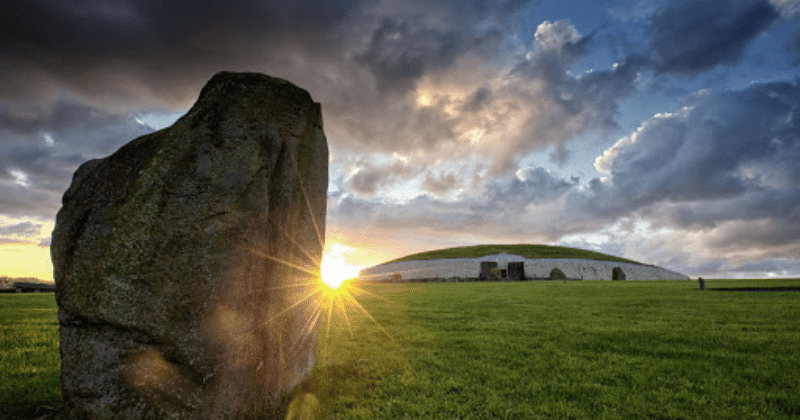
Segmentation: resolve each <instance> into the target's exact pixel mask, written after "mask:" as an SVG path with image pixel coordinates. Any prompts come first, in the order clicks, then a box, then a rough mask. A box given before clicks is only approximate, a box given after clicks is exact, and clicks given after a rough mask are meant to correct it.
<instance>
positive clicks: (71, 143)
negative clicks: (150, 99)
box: [0, 101, 153, 220]
mask: <svg viewBox="0 0 800 420" xmlns="http://www.w3.org/2000/svg"><path fill="white" fill-rule="evenodd" d="M4 105H5V104H4V102H3V101H0V195H2V196H3V197H4V198H3V200H2V202H0V215H6V216H11V217H22V216H26V215H27V216H32V217H36V218H38V219H40V220H47V219H51V218H53V217H54V216H55V213H56V211H57V210H58V208H59V207H60V202H61V195H62V194H63V193H64V191H65V190H66V188H67V187H68V186H69V182H70V180H71V179H72V174H73V172H74V171H75V169H77V167H78V166H79V165H80V164H82V163H83V162H85V161H87V160H89V159H93V158H99V157H105V156H108V155H109V154H111V153H113V152H114V151H116V150H117V149H118V148H119V147H121V146H122V145H124V144H125V143H127V142H129V141H131V140H133V139H134V138H136V137H139V136H141V135H144V134H147V133H150V132H152V131H153V130H152V129H151V128H150V127H147V126H145V125H143V124H141V123H140V122H137V121H136V118H135V117H133V116H130V115H120V114H113V113H109V112H106V111H103V110H101V109H98V108H94V107H91V106H88V105H85V104H82V103H79V102H74V101H58V102H55V103H52V104H45V105H43V106H42V107H40V108H37V109H31V110H26V112H22V113H20V112H19V111H18V110H15V109H14V108H13V107H8V106H4Z"/></svg>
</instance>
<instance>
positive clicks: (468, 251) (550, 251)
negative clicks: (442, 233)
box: [387, 244, 644, 265]
mask: <svg viewBox="0 0 800 420" xmlns="http://www.w3.org/2000/svg"><path fill="white" fill-rule="evenodd" d="M501 252H505V253H506V254H514V255H520V256H523V257H525V258H530V259H545V258H570V259H586V260H598V261H616V262H624V263H631V264H640V265H644V264H642V263H640V262H636V261H632V260H628V259H625V258H620V257H615V256H613V255H608V254H603V253H600V252H595V251H589V250H586V249H580V248H569V247H565V246H553V245H524V244H520V245H475V246H463V247H456V248H447V249H437V250H435V251H426V252H420V253H418V254H411V255H406V256H405V257H401V258H398V259H396V260H392V261H389V263H395V262H404V261H420V260H444V259H452V258H480V257H484V256H486V255H494V254H499V253H501ZM387 264H388V263H387Z"/></svg>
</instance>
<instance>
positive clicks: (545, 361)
mask: <svg viewBox="0 0 800 420" xmlns="http://www.w3.org/2000/svg"><path fill="white" fill-rule="evenodd" d="M755 286H758V287H762V288H763V287H798V288H800V280H759V281H718V280H707V287H709V288H710V289H714V288H720V287H727V288H731V287H736V288H738V287H755ZM362 287H363V288H364V289H365V290H366V291H367V292H369V293H361V294H359V295H358V296H357V299H358V301H359V302H361V304H362V305H363V306H364V308H365V309H366V310H367V311H368V312H369V314H370V315H371V316H372V317H374V320H375V322H373V321H372V320H370V319H369V318H367V317H366V316H364V315H363V314H360V312H358V310H357V309H355V308H353V307H349V308H348V311H347V319H346V320H345V318H344V317H342V316H341V313H340V312H337V313H335V314H334V316H333V318H332V323H331V324H330V325H328V324H327V320H323V324H322V325H321V326H320V336H319V347H318V360H317V364H316V367H315V371H314V374H313V376H312V378H311V380H310V381H308V382H307V383H306V384H304V385H303V386H302V387H301V389H300V390H298V391H297V392H296V393H295V394H294V395H293V400H292V401H291V403H290V404H289V405H288V406H287V407H285V409H284V410H282V411H283V414H284V415H287V414H288V415H289V416H295V417H294V418H300V417H301V416H302V415H310V416H311V418H324V419H352V418H361V419H373V418H379V419H396V418H439V419H453V418H475V419H489V418H491V419H494V418H501V419H502V418H513V419H528V418H565V419H566V418H575V419H603V418H606V419H617V418H623V419H625V418H628V419H640V418H661V419H712V418H713V419H725V418H729V419H742V418H748V419H782V418H783V419H790V418H798V416H800V369H798V362H797V361H798V360H800V293H797V292H789V291H782V292H742V291H715V290H706V291H700V290H698V288H697V284H696V283H695V282H689V281H658V282H644V281H624V282H599V281H598V282H590V281H584V282H581V281H572V282H521V283H414V284H386V285H367V286H362ZM47 296H49V298H48V297H47ZM0 320H1V321H2V328H3V330H2V331H3V335H2V340H3V341H2V343H0V344H2V347H0V352H1V353H0V358H2V359H0V360H2V371H0V374H1V375H2V379H1V380H0V398H2V399H0V407H3V410H0V411H3V413H2V414H0V416H5V417H4V418H33V417H35V416H37V415H38V416H41V415H42V414H46V412H47V409H46V408H45V409H44V410H42V409H41V407H52V406H53V405H54V404H57V396H58V346H57V325H56V319H55V304H54V302H53V299H52V295H43V296H32V295H26V296H19V295H10V296H9V295H0ZM23 321H24V322H23ZM26 337H27V338H26ZM37 408H39V410H40V411H39V412H37V411H36V409H37ZM9 413H12V414H9ZM14 414H15V415H16V416H14ZM9 415H11V417H9ZM25 416H28V417H25Z"/></svg>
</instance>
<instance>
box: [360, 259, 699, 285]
mask: <svg viewBox="0 0 800 420" xmlns="http://www.w3.org/2000/svg"><path fill="white" fill-rule="evenodd" d="M483 261H493V262H496V263H498V268H499V269H505V266H506V264H507V263H510V262H523V263H524V266H525V277H526V278H548V277H549V276H550V271H551V270H552V269H553V268H559V269H560V270H561V271H563V272H564V274H565V275H566V276H567V278H570V279H584V280H611V271H612V270H613V269H614V267H620V268H621V269H622V271H623V273H625V278H626V279H628V280H689V277H688V276H686V275H683V274H681V273H678V272H675V271H671V270H667V269H664V268H660V267H655V266H649V265H640V264H630V263H623V262H615V261H598V260H582V259H568V258H559V259H529V258H525V257H521V256H519V255H511V254H504V253H503V254H495V255H487V256H484V257H480V258H453V259H443V260H421V261H405V262H396V263H386V264H381V265H376V266H374V267H370V268H366V269H364V270H361V272H360V274H359V276H360V278H361V279H362V280H367V281H369V280H390V279H391V278H392V276H394V275H395V274H399V275H400V276H401V277H402V279H403V280H418V279H433V278H440V279H448V278H464V279H466V278H478V275H479V273H480V264H481V262H483Z"/></svg>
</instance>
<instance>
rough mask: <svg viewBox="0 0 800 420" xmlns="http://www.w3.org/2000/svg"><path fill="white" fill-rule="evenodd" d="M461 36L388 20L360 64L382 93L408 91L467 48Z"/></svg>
mask: <svg viewBox="0 0 800 420" xmlns="http://www.w3.org/2000/svg"><path fill="white" fill-rule="evenodd" d="M462 36H463V34H461V33H458V32H456V31H440V30H438V29H436V28H427V27H416V25H413V24H411V23H409V22H397V21H395V20H394V19H392V18H386V19H384V21H383V23H382V24H381V25H380V26H379V27H378V28H377V29H376V30H375V32H374V33H373V35H372V39H371V40H370V44H369V47H368V48H367V50H366V51H365V52H364V53H363V54H361V55H360V56H359V57H358V61H359V62H361V63H362V64H364V65H365V66H367V68H369V70H370V71H371V73H372V74H373V76H375V79H376V83H377V87H378V89H379V90H382V91H387V90H397V91H401V92H405V91H407V90H410V89H411V88H413V86H414V82H415V81H416V80H417V79H418V78H419V77H420V76H422V75H423V74H424V73H425V72H426V71H429V70H435V69H441V68H445V67H448V66H450V65H451V64H452V63H453V60H454V59H455V58H456V57H457V56H458V54H459V53H461V52H463V50H464V49H465V41H464V39H462Z"/></svg>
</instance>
